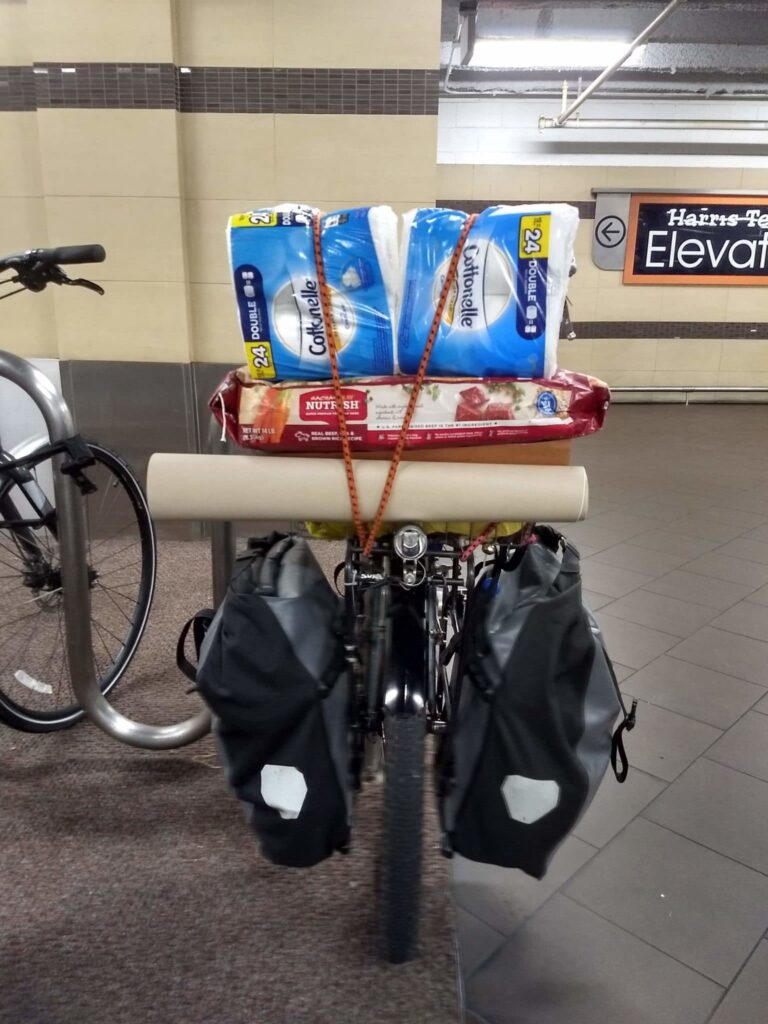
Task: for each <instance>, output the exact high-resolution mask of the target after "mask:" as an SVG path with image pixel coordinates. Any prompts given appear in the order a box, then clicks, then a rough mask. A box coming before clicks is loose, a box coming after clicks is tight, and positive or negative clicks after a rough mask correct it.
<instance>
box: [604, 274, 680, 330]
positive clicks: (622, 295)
mask: <svg viewBox="0 0 768 1024" xmlns="http://www.w3.org/2000/svg"><path fill="white" fill-rule="evenodd" d="M603 277H604V278H605V279H606V284H605V285H604V284H603V283H602V280H603V279H602V278H601V279H600V280H601V283H600V287H599V289H598V293H597V319H598V320H664V319H665V317H664V316H663V315H662V313H661V310H660V309H659V298H660V297H659V295H658V288H646V287H644V286H642V285H638V286H635V287H628V286H626V285H622V283H621V278H620V276H619V275H618V274H610V273H608V272H607V271H606V273H605V274H604V275H603ZM611 278H614V279H615V280H614V281H613V282H611V281H610V279H611Z"/></svg>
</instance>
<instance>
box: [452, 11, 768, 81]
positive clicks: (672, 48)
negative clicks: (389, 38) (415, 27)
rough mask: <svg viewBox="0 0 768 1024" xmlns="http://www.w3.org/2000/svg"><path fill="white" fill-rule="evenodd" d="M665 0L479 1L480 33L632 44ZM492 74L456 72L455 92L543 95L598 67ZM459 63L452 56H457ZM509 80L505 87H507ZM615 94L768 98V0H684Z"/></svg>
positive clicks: (627, 71)
mask: <svg viewBox="0 0 768 1024" xmlns="http://www.w3.org/2000/svg"><path fill="white" fill-rule="evenodd" d="M665 5H666V4H665V2H663V0H573V2H568V0H479V7H478V16H477V36H478V37H484V36H494V37H509V38H517V39H531V40H537V41H538V42H539V44H541V42H542V41H545V40H546V39H548V38H552V39H579V38H583V39H600V38H604V39H626V40H627V41H629V40H631V39H633V38H634V37H635V36H636V35H637V34H638V33H639V32H641V31H642V29H644V28H645V27H646V26H647V25H648V24H649V23H650V22H651V21H652V20H653V19H654V18H655V17H656V15H657V14H659V13H660V12H661V11H662V10H663V8H664V6H665ZM458 9H459V0H444V2H443V25H442V39H443V46H442V62H443V66H444V67H445V66H446V65H447V62H448V59H449V53H450V49H451V39H452V37H453V36H454V34H455V32H456V26H457V23H458ZM536 52H537V47H536V46H532V47H531V55H532V56H531V66H530V68H522V69H516V70H514V71H505V70H503V69H501V70H500V69H495V70H493V71H490V70H483V69H477V68H459V69H456V70H454V71H452V73H451V85H452V87H454V88H463V87H466V88H467V89H468V90H470V91H474V90H477V89H482V90H483V91H485V90H487V89H489V88H491V89H492V88H495V87H499V88H501V87H506V88H510V87H516V86H519V87H520V91H525V92H529V91H534V92H536V91H547V90H548V89H549V88H551V87H554V86H555V84H556V83H560V82H561V81H562V79H563V77H567V78H569V79H570V80H571V81H572V82H574V83H575V81H576V79H577V78H578V77H579V71H580V70H583V71H584V75H585V77H587V76H588V75H589V72H590V71H592V72H597V71H599V70H602V69H601V68H599V67H598V68H586V67H585V68H584V69H577V70H576V71H574V72H568V73H565V74H564V73H563V72H557V73H553V72H552V71H543V70H541V69H538V70H537V68H536V64H535V54H536ZM454 59H456V58H454ZM505 83H506V86H505ZM610 88H611V90H612V91H613V93H614V94H616V93H621V92H623V91H627V92H633V93H638V92H641V93H643V92H649V93H654V94H655V93H659V92H665V91H667V90H668V91H670V92H671V93H673V94H677V93H679V92H694V93H698V94H707V95H716V96H717V95H720V96H723V97H726V96H728V97H732V96H739V95H768V0H688V2H687V3H685V4H684V5H683V6H682V7H680V8H679V9H678V10H676V11H675V12H674V13H673V14H672V15H671V16H670V17H669V19H668V20H667V21H666V22H665V23H664V24H663V25H662V26H661V27H660V28H659V29H658V31H657V32H656V33H655V34H654V36H653V38H652V41H651V42H649V43H648V44H647V45H646V47H645V51H644V53H643V55H642V60H641V62H640V64H639V66H637V67H633V68H626V69H622V70H621V71H620V72H619V73H618V74H617V75H616V77H615V79H614V80H613V82H612V84H611V87H610Z"/></svg>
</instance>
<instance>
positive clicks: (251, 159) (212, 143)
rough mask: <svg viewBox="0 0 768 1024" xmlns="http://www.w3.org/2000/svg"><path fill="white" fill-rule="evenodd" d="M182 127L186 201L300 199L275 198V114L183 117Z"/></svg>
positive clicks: (191, 115)
mask: <svg viewBox="0 0 768 1024" xmlns="http://www.w3.org/2000/svg"><path fill="white" fill-rule="evenodd" d="M179 124H180V136H181V152H182V167H183V175H184V195H185V196H186V197H187V198H188V199H226V198H227V197H228V196H247V195H252V196H262V197H263V196H271V197H272V201H273V202H279V201H281V200H284V199H290V200H294V199H300V197H298V196H292V195H288V194H287V193H286V192H282V194H281V195H278V194H277V185H276V182H275V118H274V115H273V114H249V115H247V116H246V115H243V114H180V115H179ZM304 160H305V161H306V160H307V154H306V153H305V154H304ZM249 205H250V204H249Z"/></svg>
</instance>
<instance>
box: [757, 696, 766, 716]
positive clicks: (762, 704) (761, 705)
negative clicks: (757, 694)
mask: <svg viewBox="0 0 768 1024" xmlns="http://www.w3.org/2000/svg"><path fill="white" fill-rule="evenodd" d="M755 711H761V712H762V713H763V714H764V715H768V694H766V695H765V697H763V699H762V700H761V701H760V703H759V704H755Z"/></svg>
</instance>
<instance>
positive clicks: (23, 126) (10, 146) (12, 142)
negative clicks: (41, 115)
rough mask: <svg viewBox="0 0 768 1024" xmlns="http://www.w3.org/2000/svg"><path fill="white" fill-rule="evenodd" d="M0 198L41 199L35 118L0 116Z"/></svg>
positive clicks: (31, 113)
mask: <svg viewBox="0 0 768 1024" xmlns="http://www.w3.org/2000/svg"><path fill="white" fill-rule="evenodd" d="M0 131H1V132H2V136H0V196H41V195H42V194H43V188H42V182H41V177H40V155H39V142H38V135H37V115H36V114H35V112H34V111H33V110H30V111H26V110H25V111H23V112H22V111H11V110H7V111H3V112H2V113H0Z"/></svg>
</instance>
